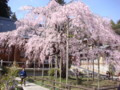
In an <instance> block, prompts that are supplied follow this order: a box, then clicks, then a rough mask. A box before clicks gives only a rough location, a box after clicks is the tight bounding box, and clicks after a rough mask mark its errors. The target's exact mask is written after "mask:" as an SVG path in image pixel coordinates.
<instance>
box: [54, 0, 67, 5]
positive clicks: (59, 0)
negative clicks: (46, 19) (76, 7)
mask: <svg viewBox="0 0 120 90" xmlns="http://www.w3.org/2000/svg"><path fill="white" fill-rule="evenodd" d="M55 1H56V2H58V3H59V4H61V5H63V4H65V1H64V0H55Z"/></svg>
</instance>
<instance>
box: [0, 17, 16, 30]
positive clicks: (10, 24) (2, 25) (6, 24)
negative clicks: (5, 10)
mask: <svg viewBox="0 0 120 90" xmlns="http://www.w3.org/2000/svg"><path fill="white" fill-rule="evenodd" d="M14 29H16V25H15V22H14V21H13V20H11V19H9V18H4V17H0V32H7V31H12V30H14Z"/></svg>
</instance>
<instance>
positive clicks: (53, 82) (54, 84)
mask: <svg viewBox="0 0 120 90" xmlns="http://www.w3.org/2000/svg"><path fill="white" fill-rule="evenodd" d="M53 90H55V80H53Z"/></svg>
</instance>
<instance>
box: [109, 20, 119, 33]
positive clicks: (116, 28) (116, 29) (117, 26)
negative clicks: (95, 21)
mask: <svg viewBox="0 0 120 90" xmlns="http://www.w3.org/2000/svg"><path fill="white" fill-rule="evenodd" d="M111 24H112V28H113V30H115V32H116V33H117V34H119V35H120V20H118V22H117V23H116V24H115V23H114V21H112V20H111Z"/></svg>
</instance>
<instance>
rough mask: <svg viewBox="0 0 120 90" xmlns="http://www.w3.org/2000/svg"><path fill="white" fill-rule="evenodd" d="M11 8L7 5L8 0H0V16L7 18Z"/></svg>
mask: <svg viewBox="0 0 120 90" xmlns="http://www.w3.org/2000/svg"><path fill="white" fill-rule="evenodd" d="M10 14H11V9H10V7H9V6H8V0H0V16H1V17H6V18H9V17H10Z"/></svg>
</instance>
